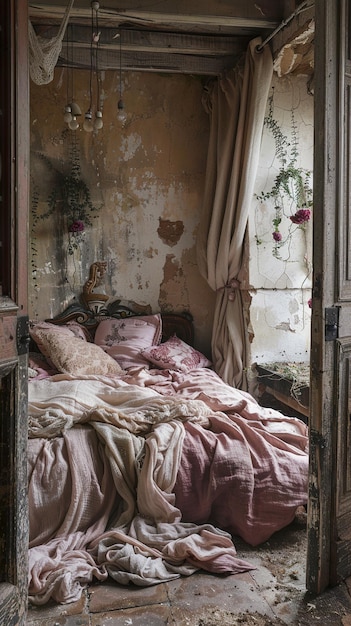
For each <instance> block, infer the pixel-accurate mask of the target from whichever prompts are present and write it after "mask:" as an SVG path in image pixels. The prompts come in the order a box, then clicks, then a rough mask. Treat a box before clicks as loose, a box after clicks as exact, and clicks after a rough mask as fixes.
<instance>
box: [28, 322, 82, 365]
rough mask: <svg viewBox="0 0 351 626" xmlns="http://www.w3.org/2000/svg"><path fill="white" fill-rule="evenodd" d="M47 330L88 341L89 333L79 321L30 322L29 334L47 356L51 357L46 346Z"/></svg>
mask: <svg viewBox="0 0 351 626" xmlns="http://www.w3.org/2000/svg"><path fill="white" fill-rule="evenodd" d="M47 332H50V333H51V334H53V333H54V334H57V335H60V336H64V337H66V338H68V337H72V338H74V337H77V338H79V339H81V340H82V341H87V335H86V332H85V330H84V329H83V327H82V326H80V324H78V323H77V322H68V323H67V324H64V325H62V326H59V325H57V324H51V323H50V322H34V321H32V322H30V324H29V334H30V336H31V338H32V339H33V340H34V341H35V343H36V345H37V346H38V348H39V350H40V352H41V353H42V354H43V355H44V356H45V357H46V358H47V359H50V354H49V352H48V350H47V347H46V342H45V335H46V333H47Z"/></svg>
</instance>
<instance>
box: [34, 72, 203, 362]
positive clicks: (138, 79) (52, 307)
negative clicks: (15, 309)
mask: <svg viewBox="0 0 351 626" xmlns="http://www.w3.org/2000/svg"><path fill="white" fill-rule="evenodd" d="M66 78H67V75H66V70H63V69H57V70H56V71H55V78H54V81H53V82H52V83H50V84H49V85H45V86H40V87H39V86H36V85H34V84H31V120H32V122H31V149H32V160H31V163H32V172H31V174H32V182H33V185H32V189H33V188H34V186H35V188H36V189H37V190H38V194H39V211H41V212H43V211H44V210H45V208H46V199H47V197H48V194H49V193H50V190H51V188H52V184H53V181H52V178H51V176H50V172H48V171H47V168H45V165H44V164H43V163H42V162H41V160H40V159H39V158H38V157H37V156H36V155H37V153H38V152H43V153H44V154H46V155H47V156H48V157H49V158H50V159H51V160H53V161H54V162H55V163H56V164H57V165H58V166H60V167H61V166H63V165H64V163H65V162H66V161H67V156H68V149H69V144H70V136H71V135H72V131H67V128H66V125H65V123H64V121H63V111H64V106H65V104H66V99H67V93H66ZM88 80H89V76H88V73H87V72H84V71H75V72H74V86H75V100H76V101H77V102H78V103H79V104H80V106H81V108H82V111H84V110H86V108H88V100H89V97H88V92H87V89H88ZM123 86H124V94H123V98H124V102H125V111H126V113H127V121H126V123H125V125H124V127H123V126H120V125H119V123H118V121H117V100H118V87H119V80H118V73H117V72H105V73H104V74H103V82H102V94H103V120H104V126H103V129H102V130H101V131H100V132H99V133H85V132H84V131H83V130H80V129H79V130H78V131H77V132H76V135H75V137H76V140H77V142H78V144H79V146H80V150H81V167H82V175H83V178H84V180H85V181H86V182H88V183H89V187H90V191H91V195H92V200H93V203H94V204H95V205H97V206H101V209H100V210H99V212H98V214H97V216H96V217H95V218H94V220H93V227H92V228H91V229H87V231H86V233H85V242H84V243H83V245H82V246H81V247H80V248H79V249H77V250H75V251H74V254H73V255H69V254H67V236H66V235H65V234H63V232H62V220H60V216H54V217H53V218H50V219H48V220H45V221H43V222H39V223H38V226H37V229H36V234H35V245H36V247H37V250H38V254H37V257H36V259H35V261H36V277H35V280H32V276H31V277H30V306H31V311H30V315H31V317H33V318H38V319H42V318H47V317H48V316H51V315H54V314H57V313H59V312H60V311H61V310H62V309H63V308H64V307H65V306H67V305H68V304H69V303H70V302H72V301H74V300H77V299H78V298H79V295H80V293H81V291H82V286H83V284H84V282H85V281H86V280H87V277H88V273H89V267H90V264H91V263H93V262H94V261H96V260H106V261H107V263H108V270H107V276H106V292H107V293H111V295H115V296H121V297H122V298H127V299H132V300H135V301H136V302H141V303H150V304H151V306H152V310H153V311H158V310H160V309H162V310H165V311H183V310H187V311H190V312H191V313H192V315H193V316H194V321H195V331H196V333H195V339H196V344H197V347H199V349H201V350H202V351H204V352H205V353H206V354H208V355H210V338H211V320H212V316H213V307H214V297H215V294H214V293H213V292H212V291H211V290H210V289H209V287H208V285H207V284H206V282H205V280H204V279H202V277H201V276H200V275H199V272H198V269H197V264H196V252H195V244H196V231H197V226H198V223H199V220H200V215H201V213H200V212H201V199H202V189H203V185H204V176H205V166H206V153H207V143H208V131H209V127H208V118H207V115H206V113H205V111H204V110H203V107H202V104H201V96H202V84H201V81H200V80H199V79H198V78H195V77H189V76H180V75H177V76H170V75H167V76H166V75H156V74H145V73H127V74H125V75H124V76H123ZM48 303H50V304H49V306H48Z"/></svg>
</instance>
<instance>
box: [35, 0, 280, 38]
mask: <svg viewBox="0 0 351 626" xmlns="http://www.w3.org/2000/svg"><path fill="white" fill-rule="evenodd" d="M29 16H30V19H31V21H32V22H33V23H38V22H46V23H51V24H55V23H59V22H60V21H61V20H62V16H63V7H62V6H57V5H44V4H38V3H31V4H30V5H29ZM98 17H99V22H100V23H101V25H103V24H104V23H108V25H109V26H113V27H119V26H120V25H123V24H124V25H125V24H133V25H134V26H139V27H140V28H145V27H148V28H155V29H160V28H162V29H164V30H167V29H171V30H178V31H192V32H200V33H201V32H206V33H221V34H225V33H228V34H231V33H232V34H236V35H247V34H248V35H250V36H255V35H257V34H258V33H262V32H267V31H271V30H273V29H274V28H276V26H278V22H277V21H272V20H269V19H264V18H260V19H255V18H243V17H236V16H231V15H218V14H216V15H205V14H202V15H199V14H193V15H190V14H187V15H184V14H178V13H158V12H150V11H143V10H138V11H133V10H130V9H125V10H120V9H119V10H117V9H112V8H110V9H105V8H101V9H100V10H99V12H98ZM70 21H71V22H75V23H76V24H90V21H91V9H90V8H79V9H77V8H74V7H73V9H72V11H71V13H70Z"/></svg>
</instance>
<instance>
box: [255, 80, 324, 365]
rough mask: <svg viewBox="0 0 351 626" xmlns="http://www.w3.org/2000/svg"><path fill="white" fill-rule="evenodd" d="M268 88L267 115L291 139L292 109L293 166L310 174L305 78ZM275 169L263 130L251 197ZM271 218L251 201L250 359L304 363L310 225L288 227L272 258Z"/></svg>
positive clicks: (269, 208) (269, 204)
mask: <svg viewBox="0 0 351 626" xmlns="http://www.w3.org/2000/svg"><path fill="white" fill-rule="evenodd" d="M272 87H273V88H274V114H273V117H274V119H276V120H277V122H278V124H279V125H280V127H281V129H282V131H283V133H284V134H286V136H287V138H288V139H289V141H291V130H292V125H291V110H292V108H293V110H294V118H295V122H296V128H297V138H298V148H299V150H298V152H299V154H298V160H297V163H296V165H297V167H302V168H304V169H306V170H310V171H312V169H313V97H311V95H310V94H309V93H308V86H307V79H306V78H305V77H301V76H300V77H293V76H290V77H285V78H280V79H278V78H277V77H275V78H274V79H273V84H272ZM267 111H268V107H267ZM278 167H279V164H278V163H277V159H276V156H275V146H274V141H273V137H272V134H271V132H270V131H269V130H268V129H267V128H266V127H265V128H264V132H263V138H262V145H261V153H260V166H259V171H258V176H257V179H256V184H255V194H257V195H260V194H261V192H262V191H267V190H269V189H271V187H272V184H273V181H274V178H275V176H276V175H277V172H278ZM311 184H312V180H311ZM312 215H313V213H312ZM273 217H274V203H273V200H272V199H269V200H265V201H263V202H260V201H259V200H257V199H256V198H255V199H254V202H253V209H252V213H251V216H250V221H249V227H250V228H249V230H250V262H249V268H250V269H249V272H250V285H251V286H252V288H253V291H252V302H251V309H250V319H251V325H252V330H253V334H254V339H253V342H252V345H251V361H252V362H253V363H255V362H258V363H263V362H265V363H268V362H272V361H309V351H310V319H311V310H310V308H309V305H308V301H309V299H310V298H311V287H312V221H309V222H308V223H307V224H306V225H305V229H301V228H295V229H294V232H293V234H292V237H291V239H290V240H289V241H288V242H287V243H286V244H285V245H284V246H283V247H282V248H281V250H280V252H281V259H277V258H275V256H274V254H273V248H274V246H273V244H274V242H273V238H272V231H273V230H274V227H273V225H272V218H273ZM288 222H289V220H288V219H286V220H285V223H283V222H282V224H281V225H280V228H281V230H282V232H283V238H284V237H285V236H286V233H287V231H286V230H285V231H284V228H287V223H288Z"/></svg>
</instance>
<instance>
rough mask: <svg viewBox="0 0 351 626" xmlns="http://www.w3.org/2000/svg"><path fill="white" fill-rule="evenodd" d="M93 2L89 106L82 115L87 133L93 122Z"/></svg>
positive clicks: (92, 13) (89, 131) (92, 9)
mask: <svg viewBox="0 0 351 626" xmlns="http://www.w3.org/2000/svg"><path fill="white" fill-rule="evenodd" d="M95 4H99V3H94V2H92V3H91V33H90V72H89V108H88V110H87V111H86V113H85V115H84V124H83V128H84V130H85V131H86V132H87V133H91V132H92V131H93V130H94V124H93V113H92V108H93V72H94V10H98V8H99V7H97V8H96V7H95ZM93 5H94V6H93Z"/></svg>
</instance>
